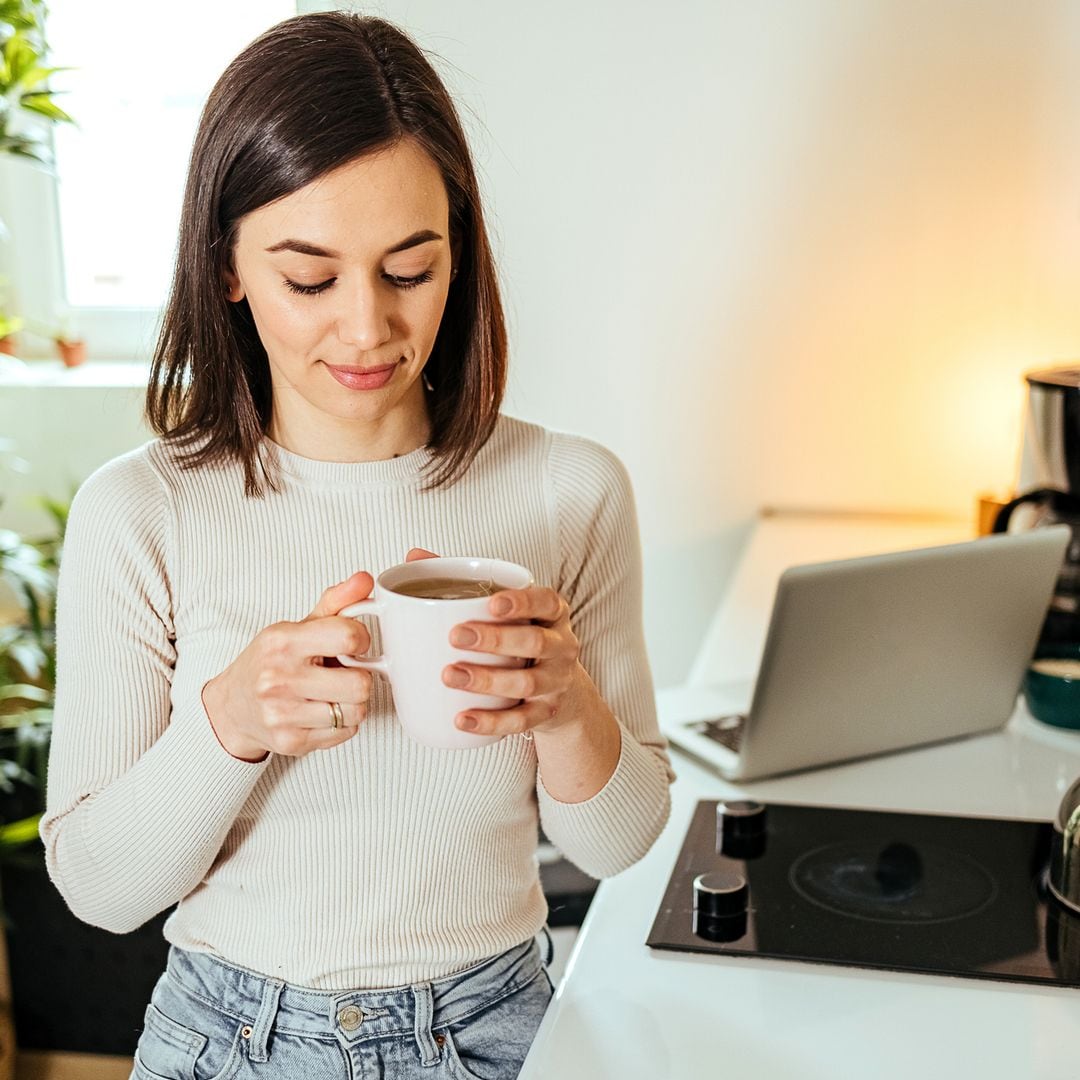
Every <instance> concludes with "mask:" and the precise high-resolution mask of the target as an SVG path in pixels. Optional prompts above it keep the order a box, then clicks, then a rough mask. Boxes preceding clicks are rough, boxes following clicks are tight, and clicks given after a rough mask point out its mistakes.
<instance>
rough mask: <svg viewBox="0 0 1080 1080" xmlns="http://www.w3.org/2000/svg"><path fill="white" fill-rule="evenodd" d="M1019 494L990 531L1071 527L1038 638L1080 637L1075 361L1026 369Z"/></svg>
mask: <svg viewBox="0 0 1080 1080" xmlns="http://www.w3.org/2000/svg"><path fill="white" fill-rule="evenodd" d="M1025 379H1026V380H1027V385H1028V392H1027V409H1026V415H1025V421H1024V443H1023V451H1022V454H1021V459H1020V475H1019V478H1018V482H1017V491H1018V492H1019V494H1018V495H1017V497H1016V498H1015V499H1013V500H1012V501H1011V502H1009V503H1007V504H1006V505H1005V506H1003V507H1002V508H1001V510H1000V511H999V512H998V515H997V518H996V520H995V522H994V531H995V532H1012V531H1017V530H1018V529H1026V528H1038V527H1040V526H1043V525H1052V524H1056V523H1059V522H1061V523H1064V524H1066V525H1069V526H1070V527H1071V529H1072V541H1071V542H1070V544H1069V547H1068V549H1067V551H1066V553H1065V559H1064V562H1063V564H1062V567H1061V573H1060V576H1059V577H1058V581H1057V585H1056V587H1055V590H1054V596H1053V599H1052V600H1051V603H1050V608H1049V610H1048V611H1047V614H1046V620H1045V622H1044V624H1043V627H1042V630H1041V632H1040V636H1039V644H1040V645H1042V644H1047V643H1050V642H1060V641H1070V642H1074V641H1075V642H1080V365H1078V366H1072V367H1059V368H1050V369H1046V370H1042V371H1032V372H1028V374H1027V375H1026V376H1025Z"/></svg>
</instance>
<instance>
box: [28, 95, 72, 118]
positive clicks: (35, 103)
mask: <svg viewBox="0 0 1080 1080" xmlns="http://www.w3.org/2000/svg"><path fill="white" fill-rule="evenodd" d="M19 104H20V105H21V106H22V107H23V108H24V109H27V110H29V111H30V112H34V113H37V114H38V115H40V116H45V117H47V118H48V119H49V120H52V121H53V122H54V123H57V124H74V123H75V121H74V119H73V118H72V117H71V116H69V115H68V114H67V113H66V112H64V110H63V109H61V108H60V106H59V105H57V104H56V102H55V101H53V100H52V99H51V98H50V96H49V95H48V94H23V96H22V97H21V98H20V99H19Z"/></svg>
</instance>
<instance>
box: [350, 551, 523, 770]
mask: <svg viewBox="0 0 1080 1080" xmlns="http://www.w3.org/2000/svg"><path fill="white" fill-rule="evenodd" d="M532 583H533V577H532V574H531V573H530V572H529V571H528V570H527V569H526V568H525V567H524V566H519V565H517V564H516V563H511V562H503V561H502V560H500V559H486V558H451V557H445V558H437V559H417V560H416V561H415V562H409V563H400V564H399V565H397V566H392V567H390V569H389V570H384V571H383V572H382V573H381V574H380V575H379V576H378V577H377V578H376V579H375V590H374V595H373V596H372V597H370V598H369V599H367V600H361V601H360V602H359V603H357V604H350V605H349V606H348V607H347V608H344V609H343V610H342V611H341V612H339V614H341V615H346V616H349V617H351V618H356V617H357V616H360V615H373V616H375V617H376V618H377V619H378V620H379V629H380V630H381V637H382V643H383V654H382V656H376V657H371V658H364V657H359V656H339V657H338V661H339V662H340V663H341V664H343V665H344V666H345V667H358V668H364V669H366V670H368V671H374V672H376V673H377V674H379V675H382V676H383V677H384V678H386V679H388V680H389V682H390V691H391V693H392V694H393V697H394V708H395V709H396V710H397V715H398V720H399V721H400V722H401V726H402V727H403V728H404V729H405V730H406V732H408V734H409V735H410V736H411V737H412V738H414V739H416V741H417V742H421V743H426V744H427V745H429V746H438V747H442V748H445V749H462V748H465V747H475V746H486V745H487V744H488V743H493V742H497V741H498V740H499V739H500V738H502V736H500V735H476V734H474V733H473V732H470V731H460V730H459V729H458V728H457V727H455V726H454V717H456V716H457V715H458V713H461V712H464V711H465V710H467V709H506V708H509V707H510V706H512V705H516V704H517V703H518V702H517V699H516V698H505V697H499V696H497V695H493V694H476V693H473V692H472V691H467V690H455V689H454V688H453V687H451V686H447V685H446V684H445V683H444V682H443V681H442V673H443V669H444V668H445V667H446V666H447V665H449V664H454V663H457V662H459V661H462V660H464V661H467V662H468V663H470V664H487V665H489V666H491V667H520V666H521V664H522V661H521V660H519V659H517V658H515V657H512V656H496V655H494V654H493V653H483V652H470V651H468V650H467V649H458V648H456V647H455V646H453V645H451V644H450V631H451V630H452V629H453V628H454V627H455V626H457V625H458V623H463V622H518V623H520V622H527V621H528V620H526V619H496V618H495V617H494V616H493V615H492V614H491V613H490V611H489V610H488V605H489V602H490V598H491V597H492V596H493V595H494V594H495V593H497V592H499V591H500V590H502V589H524V588H527V587H528V586H530V585H532Z"/></svg>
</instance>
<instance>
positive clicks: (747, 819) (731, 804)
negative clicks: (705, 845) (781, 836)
mask: <svg viewBox="0 0 1080 1080" xmlns="http://www.w3.org/2000/svg"><path fill="white" fill-rule="evenodd" d="M716 850H717V851H718V852H719V853H720V854H721V855H727V856H728V857H729V858H731V859H756V858H757V857H758V856H759V855H762V854H764V852H765V805H764V803H759V802H753V801H752V800H750V799H725V800H722V801H721V802H718V803H717V804H716Z"/></svg>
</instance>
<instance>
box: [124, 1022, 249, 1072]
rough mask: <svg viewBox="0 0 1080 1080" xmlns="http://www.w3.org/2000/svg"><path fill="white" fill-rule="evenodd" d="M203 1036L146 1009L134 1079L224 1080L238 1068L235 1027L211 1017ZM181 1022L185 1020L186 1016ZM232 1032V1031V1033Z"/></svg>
mask: <svg viewBox="0 0 1080 1080" xmlns="http://www.w3.org/2000/svg"><path fill="white" fill-rule="evenodd" d="M211 1015H212V1016H213V1019H210V1020H209V1022H208V1023H206V1024H205V1025H204V1026H206V1027H207V1028H208V1029H209V1030H208V1033H207V1034H203V1033H202V1032H201V1031H196V1030H195V1029H194V1028H191V1027H188V1026H187V1024H184V1023H181V1022H180V1021H179V1020H175V1019H173V1018H172V1017H171V1016H166V1014H165V1013H163V1012H162V1011H161V1010H160V1009H159V1008H158V1007H157V1006H156V1005H154V1004H153V1003H151V1004H150V1005H148V1006H147V1007H146V1017H145V1023H144V1026H143V1031H142V1035H140V1036H139V1045H138V1047H137V1048H136V1050H135V1072H134V1074H133V1075H134V1076H136V1077H139V1078H140V1080H227V1078H228V1077H231V1076H233V1075H234V1074H235V1073H236V1071H237V1069H238V1068H239V1066H240V1058H241V1048H240V1030H239V1024H238V1023H236V1024H234V1023H232V1022H231V1021H230V1020H229V1019H228V1018H226V1017H224V1016H222V1017H218V1016H216V1015H214V1014H211ZM184 1019H185V1020H186V1019H188V1017H187V1016H185V1017H184ZM233 1029H235V1030H233Z"/></svg>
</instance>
